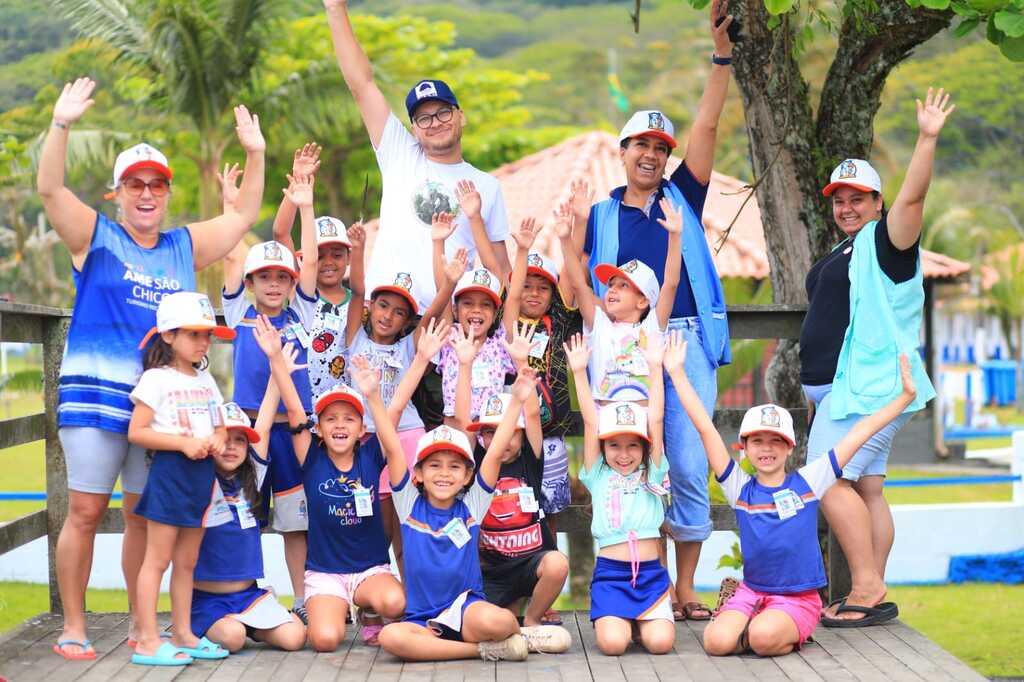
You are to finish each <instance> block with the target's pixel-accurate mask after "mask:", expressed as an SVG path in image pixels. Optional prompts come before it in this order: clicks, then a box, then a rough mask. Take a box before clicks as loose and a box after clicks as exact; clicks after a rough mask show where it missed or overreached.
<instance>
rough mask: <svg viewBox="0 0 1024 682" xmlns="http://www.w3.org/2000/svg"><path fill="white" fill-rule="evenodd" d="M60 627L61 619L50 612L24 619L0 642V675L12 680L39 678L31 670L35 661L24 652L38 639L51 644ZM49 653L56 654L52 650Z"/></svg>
mask: <svg viewBox="0 0 1024 682" xmlns="http://www.w3.org/2000/svg"><path fill="white" fill-rule="evenodd" d="M60 628H61V619H60V618H59V617H58V616H54V615H53V614H50V613H44V614H40V615H38V616H36V617H35V618H31V619H29V620H28V621H26V622H25V624H24V625H22V626H21V627H19V628H18V629H16V630H15V631H14V632H13V633H11V636H9V637H7V638H6V639H4V640H3V642H2V643H0V676H3V677H7V678H10V679H12V680H31V679H39V678H38V676H37V675H35V673H34V672H33V671H34V667H35V663H36V661H35V660H34V659H33V658H32V657H29V656H27V655H26V653H25V652H26V651H27V650H28V649H29V648H31V647H32V645H34V644H36V643H37V642H39V641H44V642H48V643H49V645H50V646H53V644H54V643H56V641H57V637H56V634H57V633H58V632H60ZM51 640H52V641H51ZM50 655H51V656H56V654H53V653H52V652H51V653H50Z"/></svg>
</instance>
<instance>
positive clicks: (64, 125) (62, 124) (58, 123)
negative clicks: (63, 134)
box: [50, 119, 68, 130]
mask: <svg viewBox="0 0 1024 682" xmlns="http://www.w3.org/2000/svg"><path fill="white" fill-rule="evenodd" d="M50 125H51V126H53V127H54V128H60V129H61V130H67V129H68V124H67V123H65V122H64V121H58V120H57V119H53V122H52V123H51V124H50Z"/></svg>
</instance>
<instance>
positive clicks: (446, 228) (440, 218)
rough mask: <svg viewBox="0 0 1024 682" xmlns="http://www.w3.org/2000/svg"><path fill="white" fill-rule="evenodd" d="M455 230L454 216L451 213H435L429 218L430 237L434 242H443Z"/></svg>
mask: <svg viewBox="0 0 1024 682" xmlns="http://www.w3.org/2000/svg"><path fill="white" fill-rule="evenodd" d="M454 231H455V216H453V215H452V214H451V213H445V212H443V211H442V212H441V213H435V214H434V217H433V218H431V220H430V238H431V239H432V240H434V241H435V242H443V241H444V240H445V239H448V237H450V236H451V235H452V232H454Z"/></svg>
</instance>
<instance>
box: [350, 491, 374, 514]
mask: <svg viewBox="0 0 1024 682" xmlns="http://www.w3.org/2000/svg"><path fill="white" fill-rule="evenodd" d="M352 496H353V497H354V498H355V501H356V516H373V496H372V495H370V491H369V490H367V489H366V488H360V489H358V490H355V491H353V493H352Z"/></svg>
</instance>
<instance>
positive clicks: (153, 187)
mask: <svg viewBox="0 0 1024 682" xmlns="http://www.w3.org/2000/svg"><path fill="white" fill-rule="evenodd" d="M121 187H124V191H125V192H127V193H128V196H130V197H140V196H142V192H143V191H144V190H145V189H146V188H147V187H148V188H149V193H150V194H152V195H153V196H155V197H162V196H166V194H167V193H168V192H170V191H171V182H170V180H168V179H167V178H154V179H153V180H150V181H149V182H146V181H144V180H141V179H140V178H125V179H124V180H122V181H121Z"/></svg>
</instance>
